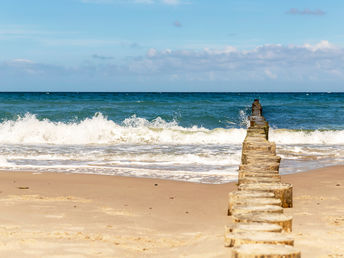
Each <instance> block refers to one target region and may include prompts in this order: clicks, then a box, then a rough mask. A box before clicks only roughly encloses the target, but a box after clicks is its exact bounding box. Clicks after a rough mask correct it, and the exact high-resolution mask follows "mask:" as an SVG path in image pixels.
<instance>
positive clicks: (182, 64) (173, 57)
mask: <svg viewBox="0 0 344 258" xmlns="http://www.w3.org/2000/svg"><path fill="white" fill-rule="evenodd" d="M94 57H95V58H103V59H106V60H107V61H106V62H99V61H98V62H97V60H94V62H92V61H91V62H89V63H88V64H87V65H80V66H76V67H63V66H54V65H49V64H40V63H35V62H33V61H32V60H27V59H20V58H18V59H14V60H11V61H7V62H3V63H0V75H1V76H2V78H6V76H9V75H11V76H14V77H15V78H21V76H22V75H26V76H29V75H30V76H38V75H39V76H46V77H47V78H50V77H53V78H56V77H61V75H62V77H63V78H69V77H70V76H74V77H75V76H76V77H77V76H80V77H81V78H86V77H87V78H88V77H90V78H98V79H99V80H104V78H107V80H114V81H116V80H118V78H121V79H122V80H128V81H130V80H136V81H139V80H143V81H147V82H154V81H160V82H166V83H168V82H174V83H175V82H177V81H180V82H185V81H194V82H197V83H198V82H202V83H203V82H250V83H254V82H268V81H271V80H273V81H274V82H276V83H278V82H293V83H294V82H296V83H298V82H309V81H311V82H323V83H324V82H329V81H331V82H340V83H343V82H344V49H343V48H339V47H335V46H333V45H332V44H330V43H329V42H328V41H321V42H319V43H316V44H303V45H279V44H273V45H262V46H257V47H255V48H252V49H246V50H240V49H237V48H235V47H233V46H224V47H223V48H216V49H214V48H207V49H203V50H189V49H182V50H171V49H163V50H158V49H156V48H151V49H149V50H148V51H147V53H146V54H145V55H142V56H136V57H133V58H127V59H125V60H118V59H117V58H115V59H112V57H110V56H100V55H96V56H94ZM325 84H326V83H325Z"/></svg>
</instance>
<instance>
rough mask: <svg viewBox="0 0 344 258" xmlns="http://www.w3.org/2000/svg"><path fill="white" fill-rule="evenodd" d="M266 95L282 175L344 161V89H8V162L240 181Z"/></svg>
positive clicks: (30, 167)
mask: <svg viewBox="0 0 344 258" xmlns="http://www.w3.org/2000/svg"><path fill="white" fill-rule="evenodd" d="M254 99H259V100H260V102H261V104H262V107H263V115H264V117H265V118H266V120H267V121H268V122H269V124H270V138H269V140H270V141H273V142H275V143H276V145H277V154H278V155H279V156H281V157H282V161H281V166H280V173H281V174H288V173H296V172H300V171H307V170H310V169H314V168H318V167H324V166H330V165H338V164H344V93H311V92H304V93H77V92H73V93H70V92H69V93H66V92H57V93H56V92H35V93H33V92H14V93H4V92H3V93H0V170H11V171H14V172H15V171H30V172H36V173H49V172H60V173H82V174H98V175H114V176H129V177H146V178H159V179H170V180H181V181H189V182H198V183H207V184H221V183H226V182H230V181H235V180H236V178H237V174H238V166H239V164H240V156H241V147H242V142H243V140H244V138H245V135H246V129H247V126H248V119H247V117H248V116H249V115H250V112H251V104H252V102H253V100H254Z"/></svg>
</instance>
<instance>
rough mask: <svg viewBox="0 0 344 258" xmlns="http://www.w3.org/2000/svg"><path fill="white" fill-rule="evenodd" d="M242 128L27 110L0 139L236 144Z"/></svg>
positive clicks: (3, 127)
mask: <svg viewBox="0 0 344 258" xmlns="http://www.w3.org/2000/svg"><path fill="white" fill-rule="evenodd" d="M245 133H246V131H245V129H222V128H218V129H213V130H209V129H206V128H202V127H197V126H193V127H190V128H185V127H181V126H179V125H178V124H177V123H176V122H175V121H172V122H166V121H165V120H163V119H161V118H159V117H158V118H156V119H154V120H153V121H148V120H146V119H144V118H139V117H136V116H132V117H130V118H127V119H125V120H124V121H123V122H122V124H117V123H115V122H113V121H111V120H108V119H107V118H106V117H104V116H103V115H102V114H100V113H98V114H96V115H94V116H93V117H92V118H86V119H85V120H83V121H80V122H70V123H62V122H52V121H49V120H48V119H44V120H38V119H37V117H36V116H35V115H32V114H26V115H25V116H24V117H18V119H16V120H8V121H5V122H2V123H1V124H0V143H7V144H9V143H11V144H23V143H24V144H69V145H71V144H121V143H125V144H228V143H233V144H239V143H241V142H242V141H243V139H244V137H245Z"/></svg>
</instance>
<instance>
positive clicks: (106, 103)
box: [0, 92, 344, 130]
mask: <svg viewBox="0 0 344 258" xmlns="http://www.w3.org/2000/svg"><path fill="white" fill-rule="evenodd" d="M254 98H259V99H260V101H261V103H262V105H263V112H264V116H265V117H266V119H267V120H268V121H269V123H270V125H271V126H272V127H273V128H286V129H336V130H341V129H344V122H343V118H344V93H45V92H43V93H0V121H4V120H14V119H16V118H17V117H18V115H19V116H24V115H25V114H26V113H30V114H35V115H36V117H37V118H38V119H40V120H41V119H45V118H46V119H49V120H51V121H54V122H58V121H60V122H71V121H82V120H84V119H85V118H90V117H92V116H94V114H96V113H102V114H103V115H104V116H106V117H107V118H108V119H110V120H112V121H114V122H116V123H121V122H122V121H123V120H125V119H126V118H128V117H131V116H132V115H136V116H137V117H141V118H145V119H147V120H149V121H151V120H153V119H155V118H157V117H161V118H162V119H163V120H165V121H168V122H169V121H176V122H177V123H178V124H179V125H180V126H183V127H192V126H198V127H205V128H208V129H214V128H240V127H243V126H245V125H244V124H243V118H242V112H244V113H245V114H249V112H250V105H251V103H252V101H253V99H254Z"/></svg>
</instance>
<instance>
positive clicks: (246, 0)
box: [0, 0, 344, 92]
mask: <svg viewBox="0 0 344 258" xmlns="http://www.w3.org/2000/svg"><path fill="white" fill-rule="evenodd" d="M343 10H344V1H342V0H331V1H323V0H312V1H308V0H297V1H296V0H289V1H284V0H283V1H282V0H259V1H258V0H212V1H210V0H1V3H0V91H112V92H117V91H158V92H164V91H226V92H232V91H277V92H279V91H325V92H329V91H342V92H343V91H344V29H343V24H344V16H343Z"/></svg>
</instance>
